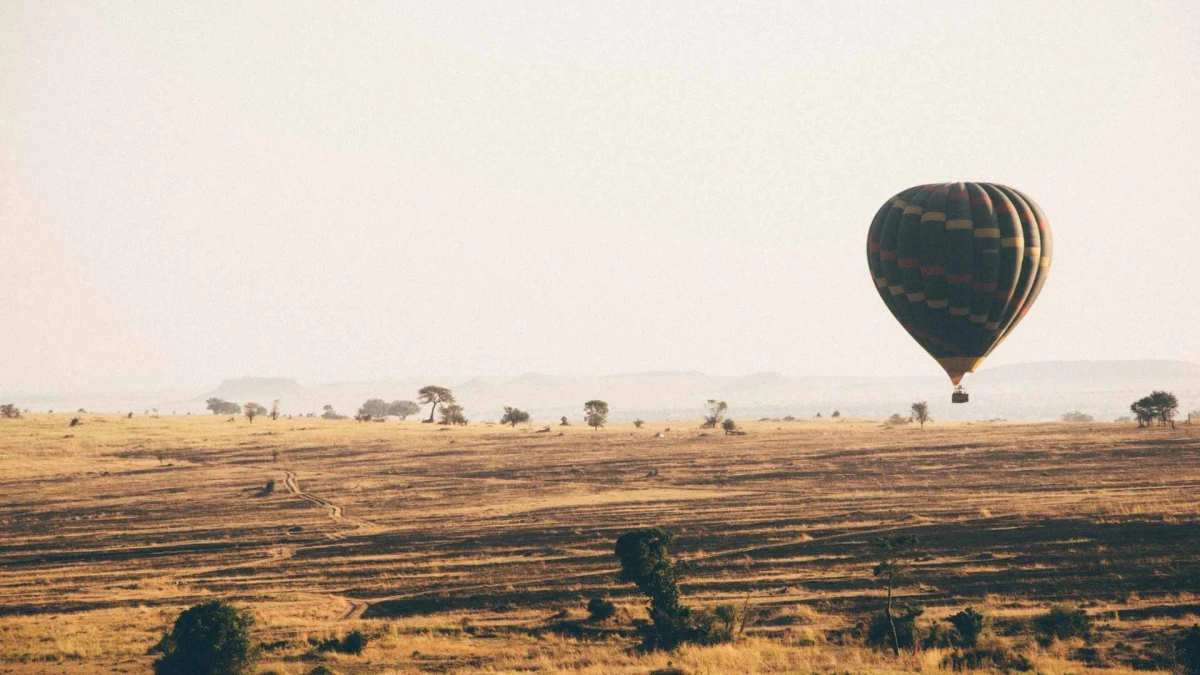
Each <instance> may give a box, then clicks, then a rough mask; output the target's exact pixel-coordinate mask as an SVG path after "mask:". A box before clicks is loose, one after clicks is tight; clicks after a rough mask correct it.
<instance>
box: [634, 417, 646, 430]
mask: <svg viewBox="0 0 1200 675" xmlns="http://www.w3.org/2000/svg"><path fill="white" fill-rule="evenodd" d="M645 423H646V421H645V420H643V419H642V418H640V417H639V418H638V419H636V420H634V421H633V426H634V427H635V428H637V429H641V428H642V425H644V424H645Z"/></svg>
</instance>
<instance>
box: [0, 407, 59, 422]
mask: <svg viewBox="0 0 1200 675" xmlns="http://www.w3.org/2000/svg"><path fill="white" fill-rule="evenodd" d="M50 412H54V411H53V410H51V411H50ZM0 417H3V418H5V419H19V418H20V417H21V410H20V408H18V407H17V406H16V405H14V404H12V403H5V404H4V405H0Z"/></svg>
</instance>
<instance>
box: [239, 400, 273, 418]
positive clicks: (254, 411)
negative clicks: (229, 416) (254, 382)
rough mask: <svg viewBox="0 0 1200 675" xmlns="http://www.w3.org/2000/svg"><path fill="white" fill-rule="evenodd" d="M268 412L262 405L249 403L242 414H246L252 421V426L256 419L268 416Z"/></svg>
mask: <svg viewBox="0 0 1200 675" xmlns="http://www.w3.org/2000/svg"><path fill="white" fill-rule="evenodd" d="M266 412H267V409H266V408H264V407H262V406H261V405H259V404H257V403H255V402H253V401H251V402H250V403H247V404H246V405H245V406H243V408H242V414H244V415H245V416H246V419H248V420H250V423H251V424H253V423H254V418H255V417H258V416H259V415H263V414H266Z"/></svg>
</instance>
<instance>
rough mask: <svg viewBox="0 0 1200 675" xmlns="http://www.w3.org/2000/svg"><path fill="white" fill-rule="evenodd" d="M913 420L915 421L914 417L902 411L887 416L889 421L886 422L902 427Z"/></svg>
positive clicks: (891, 425)
mask: <svg viewBox="0 0 1200 675" xmlns="http://www.w3.org/2000/svg"><path fill="white" fill-rule="evenodd" d="M912 421H913V419H912V417H911V416H905V415H901V414H900V413H893V414H892V416H891V417H889V418H887V422H885V424H887V425H888V426H889V427H902V426H904V425H905V424H908V423H910V422H912Z"/></svg>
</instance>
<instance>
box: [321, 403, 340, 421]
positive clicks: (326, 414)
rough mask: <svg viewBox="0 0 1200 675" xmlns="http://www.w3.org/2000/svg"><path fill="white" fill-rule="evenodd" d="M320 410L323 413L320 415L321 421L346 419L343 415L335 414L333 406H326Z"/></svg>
mask: <svg viewBox="0 0 1200 675" xmlns="http://www.w3.org/2000/svg"><path fill="white" fill-rule="evenodd" d="M322 410H323V412H322V413H321V419H326V420H344V419H346V416H345V415H339V414H337V411H336V410H334V409H333V406H331V405H326V406H325V407H324V408H323V409H322Z"/></svg>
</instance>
